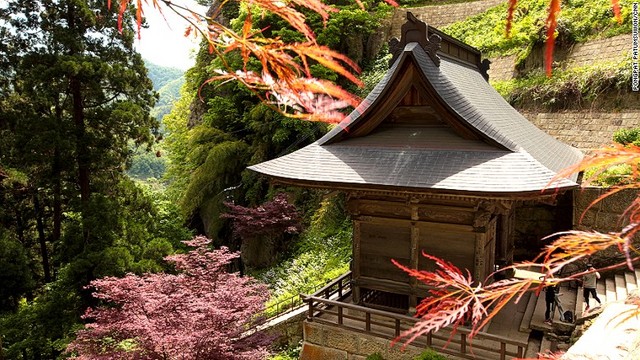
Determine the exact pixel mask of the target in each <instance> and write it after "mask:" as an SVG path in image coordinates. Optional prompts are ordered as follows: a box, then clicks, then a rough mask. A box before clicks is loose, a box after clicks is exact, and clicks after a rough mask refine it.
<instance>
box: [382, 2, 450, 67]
mask: <svg viewBox="0 0 640 360" xmlns="http://www.w3.org/2000/svg"><path fill="white" fill-rule="evenodd" d="M400 31H401V37H400V40H398V38H393V39H391V40H390V41H389V51H390V52H391V54H393V56H392V58H391V61H390V63H389V66H390V67H391V65H393V63H394V62H395V61H396V60H397V59H398V57H399V56H400V54H402V50H404V47H405V45H407V44H409V43H412V42H417V43H418V44H420V46H421V47H422V49H424V51H425V52H426V53H427V55H429V57H430V58H431V60H433V62H434V63H435V64H436V66H440V58H439V57H438V55H437V54H436V53H437V52H438V50H439V49H440V42H441V41H442V38H440V36H438V35H437V34H431V36H428V35H429V27H428V26H427V24H426V23H425V22H424V21H421V20H419V19H418V18H417V17H415V16H414V15H413V14H412V13H411V12H409V11H407V22H405V23H404V24H403V25H402V28H401V30H400Z"/></svg>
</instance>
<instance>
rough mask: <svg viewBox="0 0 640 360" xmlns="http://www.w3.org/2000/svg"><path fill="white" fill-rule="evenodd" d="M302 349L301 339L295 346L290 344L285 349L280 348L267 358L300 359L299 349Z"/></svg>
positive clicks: (275, 359)
mask: <svg viewBox="0 0 640 360" xmlns="http://www.w3.org/2000/svg"><path fill="white" fill-rule="evenodd" d="M301 350H302V341H300V343H298V344H297V345H295V346H290V347H288V348H286V349H283V350H280V351H279V352H277V353H276V354H275V355H272V356H270V357H269V358H268V360H298V359H300V351H301Z"/></svg>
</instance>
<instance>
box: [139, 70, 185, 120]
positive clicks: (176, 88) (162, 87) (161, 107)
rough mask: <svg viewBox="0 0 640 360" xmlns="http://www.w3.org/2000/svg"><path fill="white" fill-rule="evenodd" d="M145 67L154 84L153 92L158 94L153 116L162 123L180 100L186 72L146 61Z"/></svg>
mask: <svg viewBox="0 0 640 360" xmlns="http://www.w3.org/2000/svg"><path fill="white" fill-rule="evenodd" d="M144 65H145V67H146V68H147V71H148V76H149V79H151V83H152V84H153V90H155V91H156V92H158V100H157V101H156V104H155V106H154V107H153V111H152V112H151V114H152V115H153V116H154V117H155V118H156V119H158V120H159V121H162V118H163V117H164V116H165V115H167V114H168V113H169V112H170V111H171V108H172V107H173V104H174V103H175V102H176V101H178V99H179V98H180V88H182V85H183V84H184V70H180V69H177V68H172V67H166V66H160V65H156V64H154V63H152V62H150V61H148V60H145V62H144Z"/></svg>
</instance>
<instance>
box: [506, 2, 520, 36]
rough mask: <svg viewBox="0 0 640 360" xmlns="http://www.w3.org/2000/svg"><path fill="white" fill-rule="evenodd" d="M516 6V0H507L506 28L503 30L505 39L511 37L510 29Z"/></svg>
mask: <svg viewBox="0 0 640 360" xmlns="http://www.w3.org/2000/svg"><path fill="white" fill-rule="evenodd" d="M517 5H518V0H509V9H508V10H507V28H506V29H505V33H506V36H507V37H510V36H511V27H512V25H513V14H514V13H515V11H516V6H517Z"/></svg>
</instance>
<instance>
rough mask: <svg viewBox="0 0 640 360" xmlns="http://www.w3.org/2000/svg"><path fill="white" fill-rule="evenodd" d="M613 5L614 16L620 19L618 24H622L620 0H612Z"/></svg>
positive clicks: (617, 19)
mask: <svg viewBox="0 0 640 360" xmlns="http://www.w3.org/2000/svg"><path fill="white" fill-rule="evenodd" d="M611 6H612V7H613V16H614V17H615V18H616V21H618V24H622V14H620V0H611Z"/></svg>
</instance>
